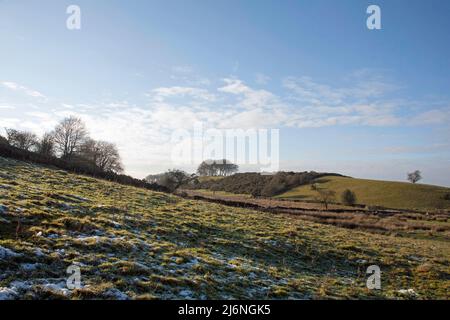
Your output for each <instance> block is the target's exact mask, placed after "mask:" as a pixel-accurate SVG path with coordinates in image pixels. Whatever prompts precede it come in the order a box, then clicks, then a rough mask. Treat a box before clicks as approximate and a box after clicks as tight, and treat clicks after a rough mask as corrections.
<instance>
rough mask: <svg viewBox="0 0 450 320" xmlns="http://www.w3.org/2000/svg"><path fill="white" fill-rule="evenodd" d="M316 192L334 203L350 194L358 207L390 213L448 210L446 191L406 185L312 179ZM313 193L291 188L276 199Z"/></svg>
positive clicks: (300, 197) (305, 197)
mask: <svg viewBox="0 0 450 320" xmlns="http://www.w3.org/2000/svg"><path fill="white" fill-rule="evenodd" d="M314 182H315V183H316V184H317V186H318V187H319V188H325V189H329V190H333V191H335V192H336V198H337V199H336V201H338V202H339V201H340V195H341V194H342V192H343V191H344V190H346V189H350V190H352V191H353V192H354V193H355V194H356V197H357V203H358V204H365V205H371V206H383V207H386V208H393V209H418V210H429V209H450V199H449V197H450V188H445V187H438V186H432V185H426V184H412V183H406V182H393V181H378V180H367V179H354V178H349V177H338V176H325V177H320V178H318V179H315V180H314ZM316 196H317V192H316V191H314V190H312V188H311V186H310V185H304V186H299V187H295V188H293V189H291V190H289V191H287V192H285V193H283V194H281V195H278V196H277V198H285V199H297V200H314V199H315V197H316Z"/></svg>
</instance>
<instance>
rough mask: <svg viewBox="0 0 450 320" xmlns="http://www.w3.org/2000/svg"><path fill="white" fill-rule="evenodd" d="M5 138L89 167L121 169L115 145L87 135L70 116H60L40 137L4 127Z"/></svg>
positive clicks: (42, 152) (49, 155) (26, 148)
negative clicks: (54, 125)
mask: <svg viewBox="0 0 450 320" xmlns="http://www.w3.org/2000/svg"><path fill="white" fill-rule="evenodd" d="M6 141H7V143H8V144H9V145H11V146H13V147H16V148H18V149H22V150H26V151H30V152H35V153H38V154H40V155H43V156H46V157H57V158H60V159H63V160H66V161H70V162H73V163H79V164H83V165H85V166H92V167H95V168H97V169H99V170H100V171H102V172H113V173H122V172H123V165H122V161H121V158H120V154H119V151H118V149H117V147H116V145H115V144H114V143H110V142H107V141H97V140H94V139H92V138H90V137H89V135H88V131H87V129H86V126H85V124H84V123H83V121H82V120H81V119H79V118H76V117H73V116H71V117H68V118H65V119H63V120H62V121H61V122H59V123H58V125H57V126H56V127H55V129H54V130H53V131H51V132H47V133H45V134H44V135H43V136H42V137H41V138H39V137H38V136H37V135H36V134H34V133H32V132H29V131H23V130H16V129H9V128H7V129H6Z"/></svg>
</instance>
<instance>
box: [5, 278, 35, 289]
mask: <svg viewBox="0 0 450 320" xmlns="http://www.w3.org/2000/svg"><path fill="white" fill-rule="evenodd" d="M9 286H10V287H11V289H13V290H15V291H27V290H29V289H30V288H31V286H32V285H31V284H30V282H29V281H19V280H15V281H13V282H11V283H10V284H9Z"/></svg>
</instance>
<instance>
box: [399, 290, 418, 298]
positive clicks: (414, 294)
mask: <svg viewBox="0 0 450 320" xmlns="http://www.w3.org/2000/svg"><path fill="white" fill-rule="evenodd" d="M397 292H398V293H400V294H402V295H407V296H413V297H415V296H418V294H417V292H415V291H414V289H401V290H398V291H397Z"/></svg>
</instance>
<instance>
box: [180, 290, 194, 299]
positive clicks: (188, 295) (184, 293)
mask: <svg viewBox="0 0 450 320" xmlns="http://www.w3.org/2000/svg"><path fill="white" fill-rule="evenodd" d="M179 295H180V296H182V297H183V298H184V299H188V298H192V291H191V290H187V289H185V290H181V291H180V292H179Z"/></svg>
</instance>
